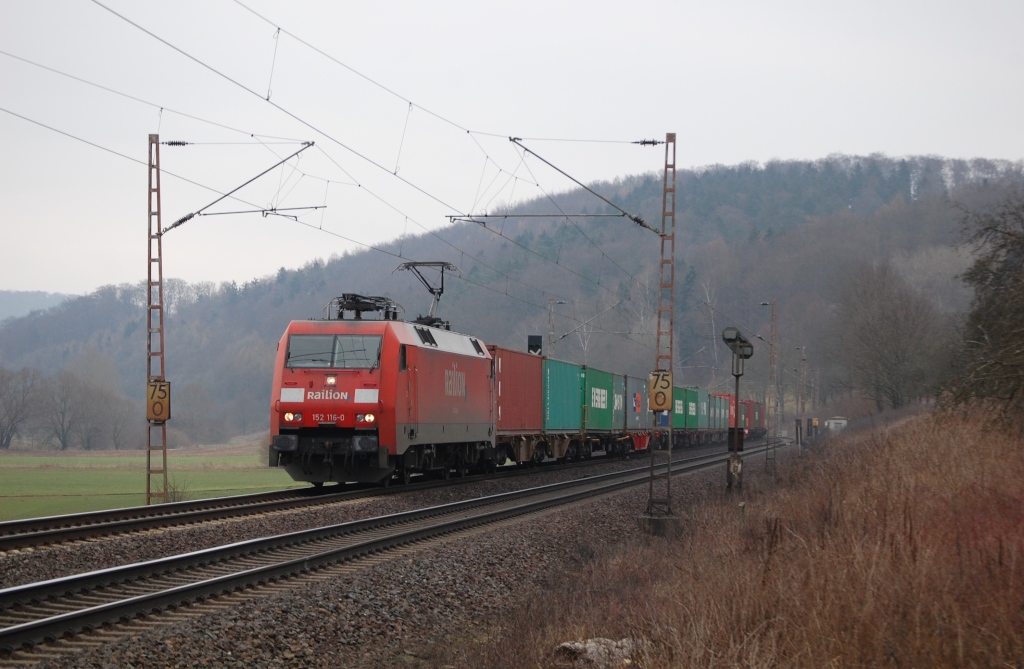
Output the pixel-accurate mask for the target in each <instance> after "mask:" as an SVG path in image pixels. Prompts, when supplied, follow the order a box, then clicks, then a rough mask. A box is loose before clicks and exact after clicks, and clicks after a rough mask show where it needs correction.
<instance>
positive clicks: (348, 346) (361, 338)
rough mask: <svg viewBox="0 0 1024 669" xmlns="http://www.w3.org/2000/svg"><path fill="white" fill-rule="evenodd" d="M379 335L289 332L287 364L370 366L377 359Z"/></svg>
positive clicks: (378, 355)
mask: <svg viewBox="0 0 1024 669" xmlns="http://www.w3.org/2000/svg"><path fill="white" fill-rule="evenodd" d="M382 339H383V337H381V336H380V335H292V336H291V337H289V338H288V359H287V362H286V363H285V364H286V366H288V367H317V368H325V369H372V368H375V367H377V365H378V364H379V362H380V346H381V340H382Z"/></svg>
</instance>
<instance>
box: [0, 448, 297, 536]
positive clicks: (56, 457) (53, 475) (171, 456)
mask: <svg viewBox="0 0 1024 669" xmlns="http://www.w3.org/2000/svg"><path fill="white" fill-rule="evenodd" d="M167 470H168V472H169V479H170V487H171V488H172V489H173V490H174V491H175V492H176V493H177V494H178V495H180V496H181V498H182V499H200V498H205V497H223V496H228V495H242V494H245V493H251V492H261V491H265V490H278V489H281V488H288V487H294V486H305V485H308V484H296V483H295V482H294V481H292V480H291V477H289V476H288V475H287V474H285V473H284V471H283V470H278V469H269V468H268V467H267V466H266V464H265V463H264V455H263V452H262V448H261V447H260V446H259V445H258V444H257V443H243V444H226V445H219V446H212V447H201V448H189V449H173V450H170V451H168V454H167ZM145 503H146V456H145V453H144V452H125V451H111V452H89V453H84V452H75V453H54V452H53V451H21V452H18V451H14V452H9V451H0V521H5V520H16V519H19V518H34V517H39V516H52V515H59V514H65V513H77V512H82V511H96V510H99V509H114V508H120V507H126V506H139V505H142V504H145Z"/></svg>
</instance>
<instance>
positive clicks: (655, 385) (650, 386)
mask: <svg viewBox="0 0 1024 669" xmlns="http://www.w3.org/2000/svg"><path fill="white" fill-rule="evenodd" d="M647 394H648V402H650V407H651V411H669V410H671V409H672V372H670V371H661V370H656V371H653V372H651V375H650V376H649V377H648V378H647Z"/></svg>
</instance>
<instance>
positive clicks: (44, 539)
mask: <svg viewBox="0 0 1024 669" xmlns="http://www.w3.org/2000/svg"><path fill="white" fill-rule="evenodd" d="M600 463H601V460H587V461H582V462H573V463H567V464H562V465H560V466H559V468H558V469H557V470H558V471H561V470H564V469H566V468H567V467H580V466H586V465H596V464H600ZM539 471H543V470H537V469H533V468H516V469H512V470H510V471H504V472H500V471H499V472H498V473H497V474H496V475H495V474H492V475H474V476H468V477H464V478H459V479H458V480H455V481H449V480H419V481H416V482H415V483H413V484H411V485H410V486H396V487H394V488H351V487H349V488H346V489H344V490H341V491H338V492H335V491H334V490H333V489H334V488H345V486H343V485H338V486H327V487H324V488H313V487H310V488H299V489H293V490H278V491H274V492H266V493H254V494H250V495H235V496H231V497H217V498H209V499H202V500H191V501H184V502H171V503H168V504H157V505H152V506H139V507H126V508H121V509H109V510H105V511H92V512H86V513H75V514H69V515H63V516H47V517H44V518H28V519H24V520H12V521H6V522H2V523H0V553H3V552H7V551H12V550H17V549H22V548H29V547H32V548H35V547H39V546H46V545H54V544H59V543H64V542H70V541H81V540H84V539H93V538H97V537H106V536H113V535H123V534H130V533H133V532H141V531H144V530H151V529H160V528H167V527H174V526H181V525H187V524H198V523H203V522H209V521H214V520H224V519H226V518H238V517H242V516H248V515H254V514H257V513H266V512H268V511H275V510H286V509H293V508H294V509H299V508H303V507H306V506H318V505H322V504H330V503H333V502H337V501H341V500H350V499H358V498H361V497H368V496H376V495H385V494H397V493H399V492H400V491H402V490H413V489H415V490H424V489H429V488H433V487H442V486H447V485H459V484H460V483H462V482H468V481H477V480H486V479H488V478H505V477H512V476H523V475H528V474H531V473H539ZM418 478H419V477H418ZM414 480H415V479H414Z"/></svg>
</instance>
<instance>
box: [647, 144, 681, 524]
mask: <svg viewBox="0 0 1024 669" xmlns="http://www.w3.org/2000/svg"><path fill="white" fill-rule="evenodd" d="M675 259H676V134H675V133H674V132H670V133H667V134H666V135H665V176H664V183H663V188H662V196H661V260H660V262H659V265H658V331H657V348H656V351H657V358H656V359H655V366H654V368H655V370H656V371H659V372H668V373H669V374H671V373H672V351H673V347H674V343H673V338H674V330H673V328H674V324H675V318H674V316H673V314H674V312H675V282H676V263H675ZM669 392H670V393H671V390H670V391H669ZM667 437H668V439H667V442H666V443H665V444H664V446H665V453H666V454H667V457H666V469H665V473H664V474H656V473H655V469H654V451H655V448H654V440H653V439H652V440H651V444H650V449H651V483H650V491H649V495H648V499H647V515H648V516H651V517H654V516H671V515H672V411H671V410H670V411H669V414H668V430H667ZM660 479H663V480H664V482H665V486H664V495H663V496H661V497H658V496H656V492H655V482H656V481H657V480H660Z"/></svg>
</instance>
